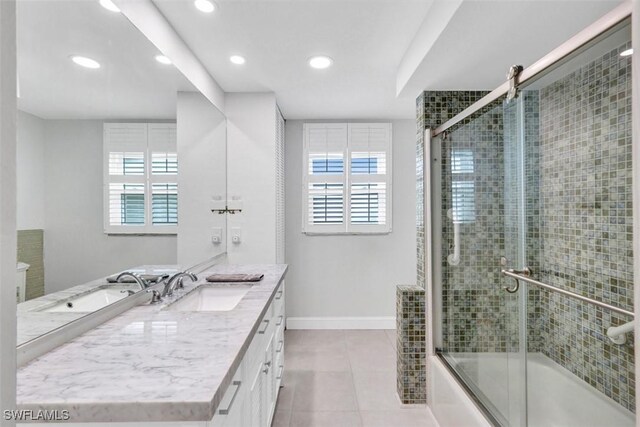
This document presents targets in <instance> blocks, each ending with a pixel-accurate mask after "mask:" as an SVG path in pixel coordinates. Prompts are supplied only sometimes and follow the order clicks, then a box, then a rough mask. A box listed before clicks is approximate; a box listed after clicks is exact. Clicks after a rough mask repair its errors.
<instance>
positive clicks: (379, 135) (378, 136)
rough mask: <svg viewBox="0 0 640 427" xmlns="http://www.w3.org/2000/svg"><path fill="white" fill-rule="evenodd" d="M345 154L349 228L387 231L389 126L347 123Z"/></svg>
mask: <svg viewBox="0 0 640 427" xmlns="http://www.w3.org/2000/svg"><path fill="white" fill-rule="evenodd" d="M349 158H350V174H349V191H350V197H349V201H350V205H349V211H350V222H349V230H350V231H352V232H389V231H391V224H390V214H391V210H390V208H391V206H390V205H391V203H390V194H391V173H390V170H389V166H390V160H391V126H390V125H389V124H388V123H380V124H367V123H362V124H360V123H352V124H349Z"/></svg>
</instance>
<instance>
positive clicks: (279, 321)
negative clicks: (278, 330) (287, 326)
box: [276, 316, 284, 326]
mask: <svg viewBox="0 0 640 427" xmlns="http://www.w3.org/2000/svg"><path fill="white" fill-rule="evenodd" d="M278 319H279V320H278V323H276V326H280V325H282V321H283V320H284V316H278Z"/></svg>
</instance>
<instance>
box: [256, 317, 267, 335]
mask: <svg viewBox="0 0 640 427" xmlns="http://www.w3.org/2000/svg"><path fill="white" fill-rule="evenodd" d="M262 322H263V323H264V324H265V326H264V329H263V330H261V331H258V333H259V334H262V335H264V333H265V332H267V329H268V328H269V319H267V320H263V321H262Z"/></svg>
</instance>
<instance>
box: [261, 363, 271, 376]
mask: <svg viewBox="0 0 640 427" xmlns="http://www.w3.org/2000/svg"><path fill="white" fill-rule="evenodd" d="M264 366H266V368H264V370H263V371H262V372H264V373H265V374H268V373H269V368H270V367H271V362H267V363H265V364H264Z"/></svg>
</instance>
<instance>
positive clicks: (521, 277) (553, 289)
mask: <svg viewBox="0 0 640 427" xmlns="http://www.w3.org/2000/svg"><path fill="white" fill-rule="evenodd" d="M501 272H502V275H503V276H507V277H511V278H513V279H516V280H522V281H524V282H527V283H531V284H532V285H536V286H539V287H541V288H545V289H548V290H550V291H551V292H556V293H559V294H562V295H566V296H568V297H571V298H574V299H577V300H580V301H583V302H586V303H589V304H592V305H595V306H598V307H601V308H606V309H608V310H611V311H614V312H616V313H619V314H624V315H627V316H630V317H635V314H634V313H633V311H629V310H625V309H624V308H620V307H616V306H615V305H611V304H607V303H606V302H602V301H598V300H595V299H593V298H588V297H585V296H582V295H580V294H576V293H575V292H571V291H566V290H564V289H561V288H558V287H555V286H552V285H548V284H546V283H542V282H539V281H537V280H535V279H532V278H531V277H527V276H525V275H522V274H518V273H516V272H513V271H509V270H501Z"/></svg>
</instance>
